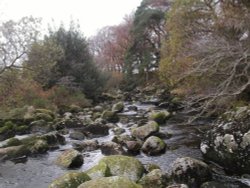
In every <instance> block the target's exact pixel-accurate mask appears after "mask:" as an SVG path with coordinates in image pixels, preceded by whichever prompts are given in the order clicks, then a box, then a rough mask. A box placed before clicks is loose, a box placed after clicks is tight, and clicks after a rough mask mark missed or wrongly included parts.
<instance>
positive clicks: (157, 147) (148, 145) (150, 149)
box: [142, 136, 166, 155]
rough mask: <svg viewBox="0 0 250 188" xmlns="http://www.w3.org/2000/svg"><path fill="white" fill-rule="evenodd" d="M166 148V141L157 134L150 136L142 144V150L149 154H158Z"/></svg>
mask: <svg viewBox="0 0 250 188" xmlns="http://www.w3.org/2000/svg"><path fill="white" fill-rule="evenodd" d="M165 150H166V144H165V142H164V141H163V140H162V139H160V138H159V137H157V136H150V137H149V138H148V139H147V140H146V141H145V142H144V143H143V145H142V151H143V152H144V153H146V154H148V155H158V154H161V153H163V152H165Z"/></svg>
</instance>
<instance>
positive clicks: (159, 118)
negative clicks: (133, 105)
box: [149, 110, 170, 124]
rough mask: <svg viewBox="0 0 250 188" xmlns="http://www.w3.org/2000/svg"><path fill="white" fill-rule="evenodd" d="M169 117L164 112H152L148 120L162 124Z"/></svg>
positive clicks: (167, 113) (166, 112)
mask: <svg viewBox="0 0 250 188" xmlns="http://www.w3.org/2000/svg"><path fill="white" fill-rule="evenodd" d="M169 117H170V113H169V112H168V111H166V110H165V111H160V112H152V113H151V114H149V119H150V120H153V121H156V122H157V123H159V124H164V123H165V122H166V120H167V119H168V118H169Z"/></svg>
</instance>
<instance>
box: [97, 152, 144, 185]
mask: <svg viewBox="0 0 250 188" xmlns="http://www.w3.org/2000/svg"><path fill="white" fill-rule="evenodd" d="M100 163H105V164H106V165H107V166H108V168H109V169H110V173H111V175H113V176H124V177H127V178H129V179H130V180H132V181H138V180H139V179H140V178H141V177H142V175H143V173H144V167H143V165H142V164H141V162H140V161H139V160H138V159H135V158H133V157H128V156H122V155H112V156H107V157H104V158H102V159H101V160H100Z"/></svg>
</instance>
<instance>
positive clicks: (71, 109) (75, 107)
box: [69, 104, 82, 113]
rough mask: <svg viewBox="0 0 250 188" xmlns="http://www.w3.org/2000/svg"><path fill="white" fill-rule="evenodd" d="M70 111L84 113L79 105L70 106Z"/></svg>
mask: <svg viewBox="0 0 250 188" xmlns="http://www.w3.org/2000/svg"><path fill="white" fill-rule="evenodd" d="M69 111H70V112H72V113H78V112H81V111H82V108H81V107H80V106H78V105H75V104H72V105H70V106H69Z"/></svg>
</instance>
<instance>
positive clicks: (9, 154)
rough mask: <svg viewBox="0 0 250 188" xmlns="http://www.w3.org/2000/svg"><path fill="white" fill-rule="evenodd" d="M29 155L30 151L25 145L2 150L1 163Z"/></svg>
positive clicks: (0, 151) (0, 149)
mask: <svg viewBox="0 0 250 188" xmlns="http://www.w3.org/2000/svg"><path fill="white" fill-rule="evenodd" d="M29 154H30V150H29V149H28V148H27V147H25V146H23V145H20V146H11V147H7V148H0V161H1V160H10V159H15V158H19V157H22V156H28V155H29Z"/></svg>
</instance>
